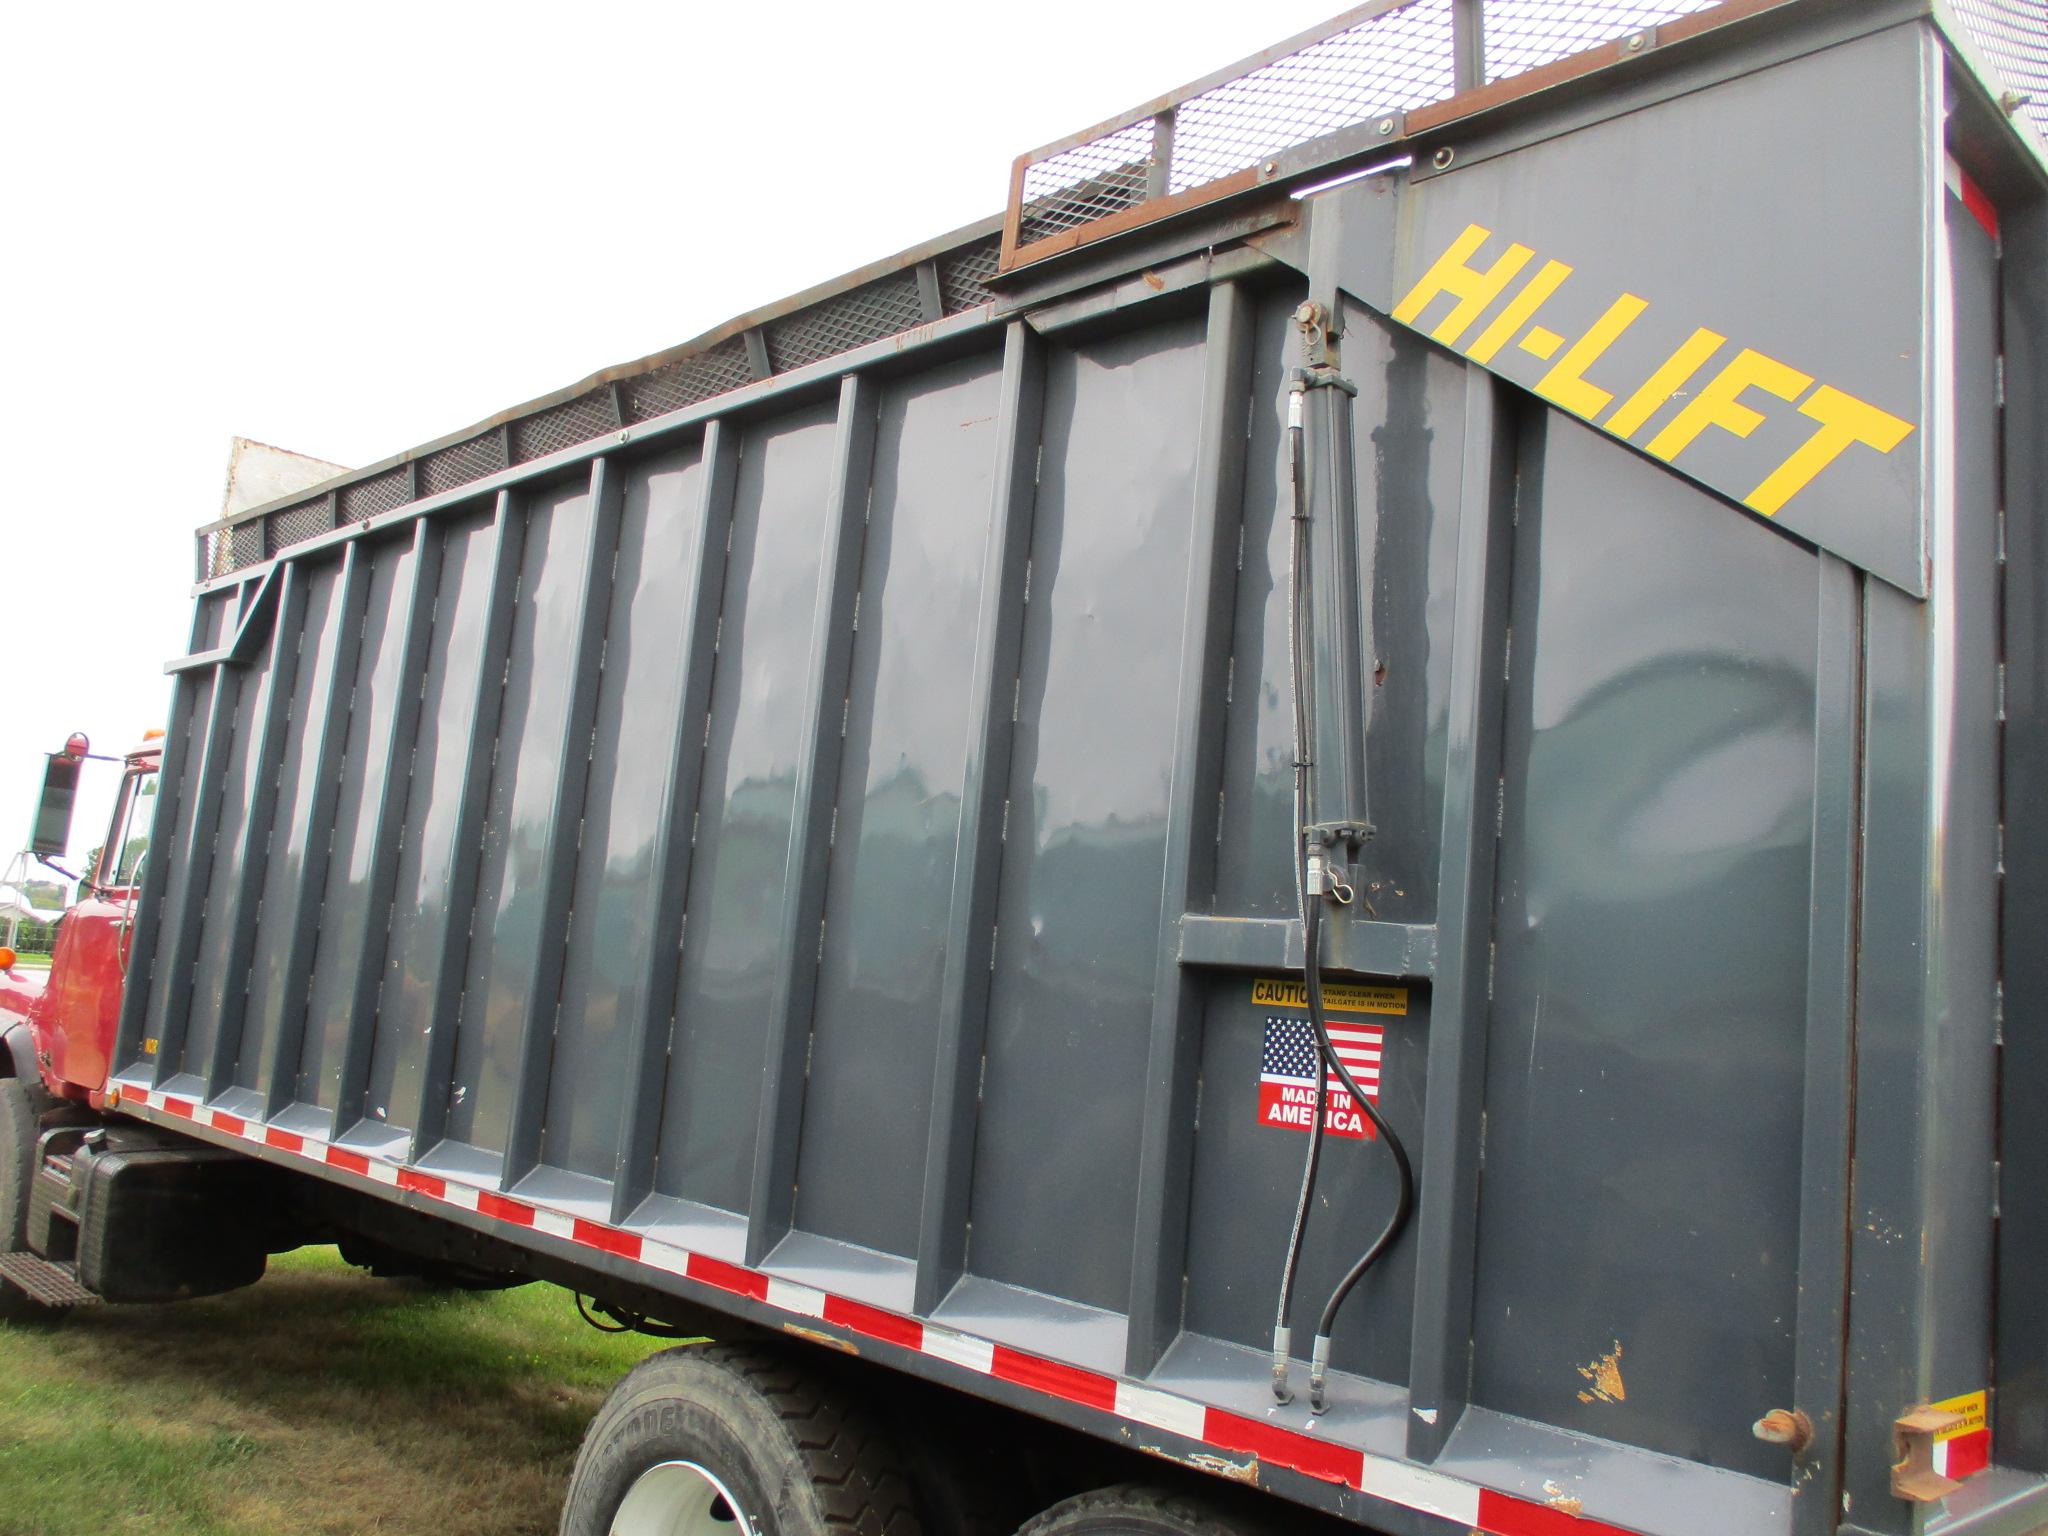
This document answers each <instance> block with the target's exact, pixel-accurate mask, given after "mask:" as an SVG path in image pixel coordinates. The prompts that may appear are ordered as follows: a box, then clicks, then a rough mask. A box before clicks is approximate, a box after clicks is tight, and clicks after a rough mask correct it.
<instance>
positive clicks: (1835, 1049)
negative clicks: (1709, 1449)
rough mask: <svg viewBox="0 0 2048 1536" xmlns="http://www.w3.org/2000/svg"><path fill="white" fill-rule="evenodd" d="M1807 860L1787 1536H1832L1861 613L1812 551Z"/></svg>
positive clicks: (1841, 568)
mask: <svg viewBox="0 0 2048 1536" xmlns="http://www.w3.org/2000/svg"><path fill="white" fill-rule="evenodd" d="M1818 563H1819V580H1820V605H1819V606H1820V638H1819V650H1818V654H1817V659H1816V666H1815V688H1814V719H1813V855H1812V859H1813V862H1812V871H1813V873H1812V887H1811V889H1812V900H1811V906H1810V908H1809V910H1810V913H1811V916H1810V918H1809V920H1808V927H1807V953H1808V955H1809V957H1810V958H1809V960H1808V962H1807V979H1806V1074H1805V1077H1806V1097H1805V1106H1804V1108H1805V1113H1804V1117H1803V1119H1804V1123H1803V1125H1802V1128H1801V1140H1802V1143H1803V1145H1802V1149H1801V1153H1800V1167H1801V1169H1802V1170H1803V1175H1804V1176H1803V1178H1802V1179H1801V1183H1800V1200H1799V1301H1798V1310H1797V1312H1796V1313H1795V1315H1794V1322H1793V1388H1792V1399H1793V1404H1794V1406H1797V1407H1800V1408H1802V1409H1804V1410H1805V1411H1806V1412H1807V1415H1808V1417H1809V1418H1810V1419H1811V1420H1812V1421H1813V1426H1814V1438H1813V1443H1812V1445H1811V1446H1810V1447H1809V1448H1808V1450H1807V1451H1806V1452H1805V1454H1804V1455H1803V1456H1802V1458H1801V1463H1800V1471H1801V1478H1800V1482H1799V1496H1798V1497H1797V1498H1796V1499H1794V1500H1793V1503H1792V1532H1793V1536H1833V1533H1834V1531H1835V1529H1836V1525H1837V1523H1838V1512H1839V1509H1840V1482H1841V1436H1842V1422H1841V1404H1842V1373H1843V1370H1844V1365H1845V1360H1844V1350H1843V1339H1842V1317H1843V1313H1844V1309H1845V1308H1844V1303H1845V1300H1846V1298H1847V1296H1848V1286H1849V1179H1850V1168H1849V1154H1850V1115H1851V1108H1850V1072H1851V1066H1852V1060H1851V1048H1852V1042H1853V1039H1854V1015H1855V1006H1856V873H1857V864H1858V857H1857V854H1858V845H1859V844H1860V842H1861V840H1862V820H1863V819H1862V797H1863V791H1862V785H1861V784H1860V783H1859V782H1858V774H1859V770H1860V768H1861V766H1862V753H1861V749H1860V740H1861V736H1862V731H1863V716H1862V688H1863V657H1862V640H1863V611H1862V594H1861V591H1860V587H1859V578H1858V577H1857V574H1856V572H1855V570H1854V569H1853V568H1852V567H1851V566H1850V565H1849V564H1848V563H1847V562H1846V561H1843V560H1841V559H1840V558H1838V557H1837V556H1834V555H1831V554H1828V553H1827V552H1826V551H1825V550H1823V551H1821V552H1820V553H1819V555H1818Z"/></svg>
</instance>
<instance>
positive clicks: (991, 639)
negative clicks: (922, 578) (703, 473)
mask: <svg viewBox="0 0 2048 1536" xmlns="http://www.w3.org/2000/svg"><path fill="white" fill-rule="evenodd" d="M1044 413H1045V355H1044V351H1043V344H1042V343H1041V342H1040V341H1039V339H1038V338H1037V336H1036V335H1034V334H1033V333H1032V331H1031V329H1030V327H1029V326H1027V325H1026V324H1025V323H1024V322H1023V321H1021V320H1014V321H1012V322H1010V326H1009V329H1008V331H1007V333H1006V334H1005V336H1004V340H1003V376H1002V383H1001V392H1000V395H999V398H998V403H997V407H996V445H997V446H996V455H997V457H996V466H995V477H994V481H995V483H994V487H993V491H992V494H991V498H990V513H989V531H988V543H987V545H986V547H985V549H984V551H983V554H982V564H981V612H980V615H979V618H978V619H977V621H976V627H975V641H974V658H975V659H974V687H973V692H972V693H971V694H970V695H969V698H970V704H969V708H970V709H971V711H972V716H973V717H972V719H971V720H970V722H969V725H968V733H967V762H966V768H965V773H964V775H963V778H962V789H961V796H960V832H959V838H958V840H957V842H956V843H955V846H954V854H953V896H952V905H951V909H950V911H949V914H948V916H947V920H946V970H945V977H944V980H943V983H942V985H943V991H942V993H941V1004H940V1010H941V1011H940V1014H939V1031H938V1035H939V1038H938V1049H937V1056H936V1060H935V1062H934V1065H933V1076H932V1123H931V1134H930V1138H929V1141H928V1142H927V1145H926V1152H925V1169H924V1195H923V1209H922V1211H921V1213H920V1217H919V1228H918V1240H917V1281H916V1293H915V1305H916V1308H917V1310H918V1311H920V1312H929V1311H931V1309H932V1308H934V1307H935V1306H937V1305H938V1303H939V1301H940V1299H941V1298H942V1297H943V1296H944V1295H945V1293H946V1291H947V1290H948V1289H950V1288H951V1286H952V1284H953V1282H954V1281H955V1280H957V1279H958V1278H959V1277H960V1274H961V1271H962V1269H963V1267H964V1266H965V1264H966V1259H967V1211H968V1195H969V1190H970V1187H971V1183H972V1179H973V1173H974V1127H975V1118H976V1115H977V1113H978V1111H979V1107H980V1106H979V1104H978V1102H977V1100H978V1086H979V1084H980V1081H981V1055H982V1043H983V1039H984V1036H985V1033H986V1028H987V1022H988V988H989V967H990V964H991V960H992V954H993V950H994V945H995V911H996V885H997V879H998V877H999V876H1000V874H1001V873H1002V860H1003V842H1002V838H1003V803H1004V797H1005V796H1006V795H1007V793H1008V791H1009V767H1010V741H1011V735H1012V726H1013V722H1012V720H1011V717H1010V711H1011V699H1012V697H1013V690H1014V687H1015V684H1016V679H1017V665H1018V654H1019V650H1020V648H1021V646H1022V642H1023V631H1024V601H1025V592H1024V572H1025V567H1026V563H1027V561H1028V560H1029V558H1030V553H1031V521H1032V514H1033V510H1034V508H1035V506H1036V502H1037V496H1038V445H1039V437H1040V429H1041V427H1042V424H1043V419H1044Z"/></svg>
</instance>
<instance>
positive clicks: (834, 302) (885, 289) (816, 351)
mask: <svg viewBox="0 0 2048 1536" xmlns="http://www.w3.org/2000/svg"><path fill="white" fill-rule="evenodd" d="M922 324H924V304H923V302H922V301H921V300H920V299H919V298H918V293H917V274H916V273H915V272H897V273H893V274H891V275H890V276H888V277H883V278H877V279H876V280H875V281H874V282H872V283H864V284H862V285H861V286H860V287H858V288H855V289H854V290H853V291H852V292H850V293H842V294H841V295H839V297H837V298H835V299H827V300H825V301H824V302H823V303H822V304H813V305H812V306H811V307H810V308H809V309H800V310H798V311H797V312H796V313H795V314H793V315H791V316H790V317H789V318H788V319H787V320H778V321H776V322H775V323H774V324H772V325H770V326H769V327H768V357H769V360H770V361H771V362H772V363H773V364H774V366H775V371H776V372H777V373H787V372H789V371H790V370H791V369H792V368H801V367H803V366H804V365H805V364H806V363H815V362H817V361H818V360H819V359H820V358H826V357H836V356H838V355H839V354H840V353H841V352H850V351H852V350H853V349H854V348H855V347H860V346H865V345H867V343H869V342H871V341H880V340H881V339H882V338H883V337H884V336H894V335H895V334H896V333H897V332H899V331H907V330H909V329H910V328H911V327H912V326H914V325H922Z"/></svg>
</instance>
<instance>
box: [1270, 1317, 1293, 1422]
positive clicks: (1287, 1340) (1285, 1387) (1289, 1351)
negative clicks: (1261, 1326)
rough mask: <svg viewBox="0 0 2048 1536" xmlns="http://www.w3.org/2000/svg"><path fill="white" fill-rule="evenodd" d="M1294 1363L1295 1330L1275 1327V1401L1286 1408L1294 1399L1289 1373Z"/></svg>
mask: <svg viewBox="0 0 2048 1536" xmlns="http://www.w3.org/2000/svg"><path fill="white" fill-rule="evenodd" d="M1293 1364H1294V1330H1293V1329H1292V1328H1275V1329H1274V1330H1273V1401H1274V1402H1276V1403H1278V1404H1279V1405H1280V1406H1281V1407H1283V1408H1285V1407H1286V1406H1287V1405H1288V1404H1289V1403H1291V1402H1293V1401H1294V1388H1293V1386H1292V1385H1290V1384H1289V1382H1288V1379H1287V1378H1288V1374H1289V1372H1290V1369H1291V1368H1292V1366H1293Z"/></svg>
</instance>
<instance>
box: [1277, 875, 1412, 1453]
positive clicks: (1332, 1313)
mask: <svg viewBox="0 0 2048 1536" xmlns="http://www.w3.org/2000/svg"><path fill="white" fill-rule="evenodd" d="M1317 905H1318V904H1317V903H1316V902H1313V901H1312V902H1310V904H1309V912H1310V914H1311V915H1310V917H1309V923H1308V927H1307V928H1306V930H1305V932H1304V934H1303V939H1304V944H1305V954H1304V956H1303V958H1304V960H1305V961H1306V966H1305V970H1306V978H1307V990H1308V1016H1309V1022H1310V1023H1311V1024H1312V1025H1313V1026H1314V1027H1315V1032H1316V1039H1317V1041H1318V1042H1319V1044H1320V1045H1321V1048H1322V1052H1323V1056H1324V1058H1325V1059H1326V1060H1327V1061H1328V1062H1329V1064H1330V1069H1331V1070H1332V1071H1334V1072H1335V1073H1336V1074H1337V1081H1338V1082H1340V1083H1342V1084H1343V1085H1344V1091H1345V1092H1346V1093H1348V1094H1350V1095H1351V1097H1352V1099H1353V1100H1354V1101H1356V1103H1357V1105H1358V1107H1359V1108H1360V1109H1361V1110H1363V1111H1364V1112H1365V1115H1366V1118H1367V1119H1369V1120H1371V1121H1372V1123H1373V1129H1374V1130H1376V1131H1377V1132H1378V1133H1379V1138H1380V1140H1381V1141H1382V1142H1384V1143H1385V1144H1386V1148H1387V1153H1388V1155H1389V1156H1390V1157H1392V1158H1393V1160H1394V1173H1395V1177H1396V1180H1397V1187H1396V1191H1395V1195H1394V1210H1393V1213H1392V1214H1391V1215H1390V1216H1388V1218H1387V1224H1386V1226H1385V1227H1384V1228H1382V1229H1381V1231H1380V1235H1379V1236H1378V1237H1377V1238H1375V1239H1374V1240H1373V1244H1372V1246H1371V1247H1370V1248H1368V1249H1366V1250H1365V1252H1364V1253H1363V1254H1361V1255H1359V1259H1358V1262H1357V1263H1356V1264H1353V1265H1352V1266H1351V1268H1350V1270H1349V1271H1347V1272H1346V1274H1345V1276H1344V1278H1343V1279H1342V1280H1340V1281H1338V1282H1337V1288H1336V1290H1334V1291H1332V1292H1331V1293H1330V1300H1329V1302H1328V1303H1327V1304H1326V1305H1325V1306H1324V1308H1323V1315H1322V1318H1321V1320H1320V1321H1319V1322H1318V1323H1317V1324H1316V1342H1315V1351H1314V1353H1313V1355H1312V1356H1311V1357H1310V1360H1309V1375H1308V1400H1309V1406H1310V1407H1311V1408H1313V1409H1314V1410H1315V1411H1316V1412H1317V1413H1321V1412H1322V1411H1323V1408H1324V1386H1325V1384H1326V1382H1327V1381H1328V1378H1329V1371H1330V1335H1331V1333H1332V1332H1334V1331H1335V1329H1336V1326H1337V1313H1338V1312H1339V1311H1340V1310H1341V1309H1342V1308H1343V1306H1344V1303H1345V1301H1346V1300H1347V1299H1349V1297H1350V1295H1351V1292H1352V1290H1353V1288H1354V1287H1356V1286H1357V1284H1358V1282H1359V1281H1360V1280H1361V1279H1363V1278H1364V1277H1365V1273H1366V1271H1367V1270H1369V1269H1371V1268H1372V1267H1373V1265H1375V1264H1377V1263H1378V1262H1379V1261H1380V1259H1381V1257H1382V1256H1383V1255H1384V1254H1385V1253H1386V1251H1387V1250H1388V1249H1389V1248H1391V1247H1392V1246H1393V1243H1394V1239H1395V1238H1397V1237H1399V1236H1400V1235H1401V1229H1402V1228H1403V1227H1404V1226H1406V1225H1407V1224H1408V1214H1409V1212H1410V1211H1411V1210H1413V1209H1414V1206H1415V1170H1414V1169H1413V1168H1412V1167H1411V1166H1410V1165H1409V1162H1408V1149H1407V1147H1406V1146H1404V1145H1403V1144H1402V1142H1401V1138H1400V1137H1399V1136H1397V1135H1396V1134H1395V1133H1394V1128H1393V1127H1392V1126H1391V1125H1389V1124H1387V1122H1386V1118H1385V1117H1384V1116H1383V1115H1381V1114H1380V1111H1379V1106H1378V1105H1377V1104H1375V1103H1374V1102H1373V1101H1372V1100H1371V1099H1369V1098H1367V1097H1366V1095H1365V1092H1364V1090H1362V1089H1361V1088H1360V1087H1359V1086H1358V1082H1357V1080H1356V1079H1355V1078H1353V1077H1352V1075H1351V1069H1350V1068H1349V1067H1347V1066H1345V1065H1344V1060H1343V1058H1342V1057H1340V1056H1339V1055H1338V1054H1337V1044H1336V1042H1335V1041H1334V1040H1332V1039H1331V1038H1330V1026H1329V1023H1328V1021H1327V1020H1325V1018H1324V1017H1323V973H1322V964H1321V957H1320V955H1318V953H1317V944H1316V941H1317V939H1318V938H1320V937H1321V932H1320V924H1319V923H1318V922H1317V920H1316V919H1317V913H1316V908H1317Z"/></svg>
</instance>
